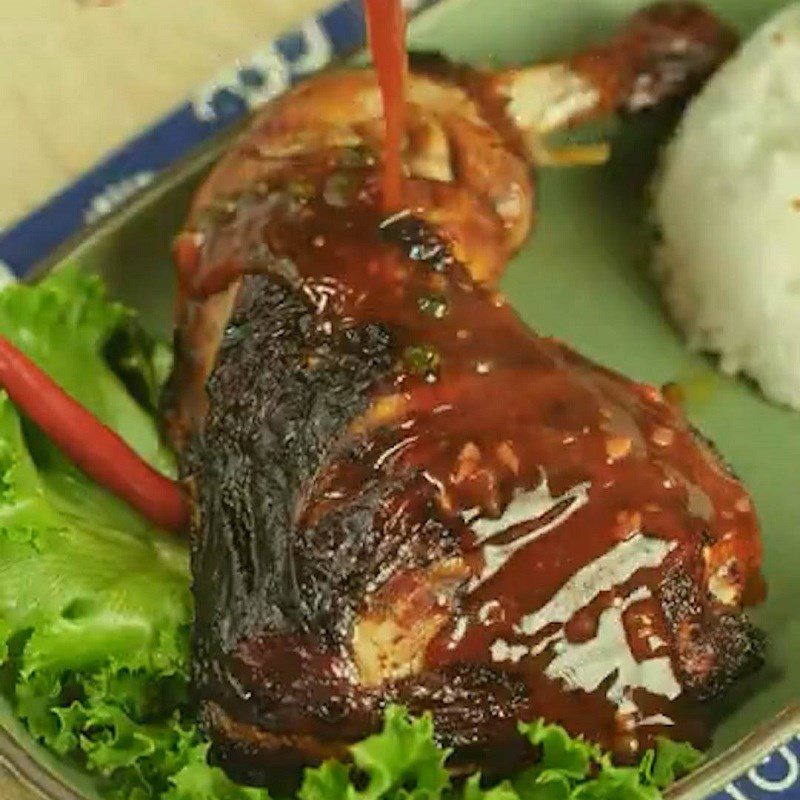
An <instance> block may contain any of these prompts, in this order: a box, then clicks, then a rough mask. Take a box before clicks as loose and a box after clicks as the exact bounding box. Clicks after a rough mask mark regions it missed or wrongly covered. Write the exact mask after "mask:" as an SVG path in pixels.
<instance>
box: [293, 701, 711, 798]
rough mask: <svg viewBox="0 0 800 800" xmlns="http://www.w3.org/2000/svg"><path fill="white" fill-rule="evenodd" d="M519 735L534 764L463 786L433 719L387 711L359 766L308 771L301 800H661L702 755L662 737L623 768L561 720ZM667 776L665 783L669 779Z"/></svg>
mask: <svg viewBox="0 0 800 800" xmlns="http://www.w3.org/2000/svg"><path fill="white" fill-rule="evenodd" d="M519 730H520V734H521V735H522V736H524V737H526V738H527V740H528V741H529V742H530V744H531V745H532V746H533V747H534V748H535V750H536V751H537V752H538V756H539V757H538V759H537V760H536V762H535V763H534V765H533V766H531V767H529V768H528V769H526V770H524V771H522V772H521V773H519V774H518V775H516V776H514V777H513V778H511V779H508V780H503V781H499V782H497V781H495V782H488V783H487V782H485V781H484V780H483V779H482V777H481V775H480V774H476V775H472V776H470V777H469V778H467V780H466V781H464V782H463V783H461V784H460V785H458V784H454V783H453V782H451V779H450V776H449V774H448V772H447V770H446V769H445V766H444V764H445V761H446V759H447V757H448V755H449V752H448V751H447V750H445V749H444V748H441V747H440V746H438V745H437V743H436V740H435V735H434V730H433V724H432V722H431V720H430V717H428V716H424V717H422V718H421V719H414V718H411V717H409V716H408V714H407V712H406V711H405V710H404V709H402V708H400V707H397V706H390V707H389V708H388V709H387V710H386V716H385V719H384V728H383V731H382V732H381V733H379V734H376V735H375V736H371V737H369V738H368V739H365V740H364V741H363V742H360V743H359V744H356V745H354V746H353V747H352V748H351V755H352V760H353V763H352V765H345V764H342V763H340V762H338V761H326V762H325V763H324V764H323V765H322V766H321V767H318V768H316V769H307V770H306V771H305V775H304V779H303V784H302V787H301V788H300V792H299V798H300V800H408V799H409V798H414V799H415V800H440V799H442V800H658V798H660V797H661V793H660V789H661V788H663V787H664V786H665V785H667V783H670V782H672V780H674V779H675V778H677V777H679V776H680V775H682V774H684V772H686V771H688V770H690V769H693V768H694V767H695V766H697V764H698V763H699V760H700V759H701V758H702V756H701V755H700V754H699V753H698V751H696V750H695V749H694V748H693V747H691V745H688V744H676V743H674V742H670V741H668V740H666V739H664V740H659V743H658V746H657V748H656V749H655V750H652V751H648V752H647V754H646V755H645V756H644V758H643V759H642V761H641V763H640V764H639V765H638V766H636V767H616V766H614V765H613V764H612V763H611V760H610V758H609V757H608V756H607V755H606V754H604V753H603V752H602V751H601V750H600V748H598V747H597V746H596V745H594V744H591V743H590V742H586V741H585V740H583V739H581V738H575V737H571V736H570V735H569V734H568V733H567V732H566V731H565V730H564V729H563V728H562V727H560V726H559V725H552V724H547V723H545V722H544V721H543V720H536V721H534V722H532V723H529V724H520V726H519ZM664 781H666V783H664Z"/></svg>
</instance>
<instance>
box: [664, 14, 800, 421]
mask: <svg viewBox="0 0 800 800" xmlns="http://www.w3.org/2000/svg"><path fill="white" fill-rule="evenodd" d="M653 210H654V217H655V222H656V225H657V226H658V228H659V229H660V232H661V235H662V237H663V238H662V242H661V244H660V245H659V247H658V249H657V253H656V272H657V275H658V277H659V279H660V281H661V285H662V288H663V293H664V297H665V299H666V302H667V305H668V307H669V309H670V311H671V313H672V315H673V317H674V319H675V321H676V322H677V324H678V325H679V326H680V328H681V329H682V330H683V332H684V333H685V335H686V337H687V339H688V342H689V345H690V346H691V347H692V348H693V349H696V350H702V351H710V352H715V353H719V355H720V366H721V368H722V370H723V371H725V372H727V373H731V374H734V373H737V372H742V373H745V374H747V375H749V376H751V377H752V378H754V379H755V380H756V381H757V382H758V384H759V385H760V386H761V389H762V390H763V392H764V394H766V395H767V396H768V397H770V398H771V399H773V400H776V401H778V402H780V403H785V404H788V405H791V406H793V407H795V408H800V4H796V5H793V6H790V7H789V8H786V9H784V10H783V11H781V12H780V13H779V14H778V15H777V16H775V17H773V18H772V19H771V20H770V21H769V22H767V23H766V24H765V25H764V26H763V27H762V28H761V29H760V30H759V31H758V32H757V33H756V34H755V35H754V36H753V37H752V38H751V39H749V40H748V41H747V42H746V43H745V44H744V46H743V48H742V49H741V51H740V52H739V53H738V54H737V55H736V56H735V57H734V58H733V59H732V60H731V61H730V62H728V63H727V64H726V65H725V66H724V67H723V68H722V69H721V70H720V71H719V73H717V75H716V76H715V77H714V78H713V79H712V80H711V81H710V82H709V84H708V85H707V86H706V87H705V89H704V90H703V91H702V93H701V94H700V95H699V96H698V97H697V98H696V99H695V100H694V102H693V103H692V104H691V105H690V107H689V108H688V109H687V112H686V114H685V115H684V118H683V120H682V121H681V125H680V127H679V129H678V132H677V134H676V136H675V138H674V140H673V141H672V143H671V144H670V145H669V147H667V149H666V151H665V154H664V159H663V163H662V169H661V173H660V175H659V178H658V180H657V182H656V186H655V193H654V209H653Z"/></svg>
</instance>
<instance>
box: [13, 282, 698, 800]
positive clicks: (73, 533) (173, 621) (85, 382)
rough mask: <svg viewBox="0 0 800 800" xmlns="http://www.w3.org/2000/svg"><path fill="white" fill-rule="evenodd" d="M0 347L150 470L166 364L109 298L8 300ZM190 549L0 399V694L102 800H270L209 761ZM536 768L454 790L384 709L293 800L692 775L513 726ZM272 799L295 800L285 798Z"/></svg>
mask: <svg viewBox="0 0 800 800" xmlns="http://www.w3.org/2000/svg"><path fill="white" fill-rule="evenodd" d="M0 333H2V334H3V335H5V336H7V337H8V338H9V339H11V340H12V341H13V342H14V343H15V344H16V345H17V346H18V347H20V348H21V349H22V350H24V351H25V352H26V353H27V354H28V355H29V356H30V357H31V358H32V359H33V360H34V361H35V362H36V363H37V364H39V366H41V367H42V368H43V369H45V370H46V371H47V372H48V373H49V374H50V375H51V376H52V377H53V378H54V379H55V380H56V381H57V382H58V383H60V384H61V385H62V386H63V387H64V388H65V389H66V390H67V391H68V392H69V393H70V394H71V395H73V396H74V397H75V398H76V399H78V400H79V401H80V402H81V403H83V404H84V405H86V406H87V407H88V408H89V409H91V410H92V411H93V412H94V413H95V414H96V415H97V416H98V417H99V418H100V419H101V420H102V421H103V422H105V423H106V424H107V425H109V426H110V427H111V428H113V429H114V430H116V431H117V432H118V433H119V434H120V435H121V436H122V437H123V438H124V439H125V440H126V441H127V442H128V443H129V444H130V445H131V446H132V447H134V448H135V449H136V450H137V451H138V452H139V453H140V455H142V456H143V457H144V458H146V459H147V460H148V461H149V462H150V463H152V464H153V465H154V466H155V467H156V468H157V469H160V470H162V471H163V472H165V473H167V474H170V473H172V472H173V470H174V468H175V467H174V462H173V458H172V456H171V454H170V453H169V451H168V450H167V448H165V447H164V445H163V443H162V441H161V438H160V436H159V432H158V429H157V425H156V422H155V409H156V407H157V402H158V394H159V391H160V387H161V384H162V383H163V380H164V378H165V376H166V374H167V371H168V369H169V351H168V349H167V348H166V347H164V346H163V345H162V344H160V343H158V342H157V341H155V340H154V339H152V338H151V337H150V336H148V335H147V334H146V333H145V332H144V331H143V330H142V328H141V327H140V325H139V324H138V322H137V320H136V317H135V315H134V314H133V313H132V312H131V311H129V310H126V309H125V308H123V307H122V306H120V305H119V304H116V303H112V302H110V301H109V300H108V299H107V297H106V295H105V291H104V289H103V286H102V284H101V283H100V281H99V280H98V279H96V278H92V277H88V276H85V275H83V274H81V273H80V272H78V271H77V270H74V269H69V270H62V271H60V272H58V273H57V274H56V275H54V276H52V277H50V278H48V279H47V280H45V281H43V282H42V283H40V284H38V285H36V286H26V285H12V286H10V287H8V288H6V289H4V290H3V291H0ZM192 613H193V609H192V600H191V593H190V574H189V565H188V553H187V548H186V546H185V543H183V542H180V541H178V540H177V539H176V538H175V537H174V536H170V535H166V534H163V533H161V532H159V531H157V530H154V529H153V528H152V527H151V526H150V525H149V524H148V523H147V522H146V521H144V520H142V519H141V518H140V517H139V516H138V515H137V514H136V513H135V512H133V511H131V510H130V509H129V508H128V507H127V506H125V505H124V504H123V503H121V502H120V501H118V500H117V499H116V498H114V497H112V496H111V495H109V494H108V493H107V492H105V491H104V490H103V489H101V488H100V487H99V486H97V485H95V484H93V483H92V482H91V481H89V480H87V479H86V477H85V476H84V475H83V474H82V473H81V472H80V471H79V470H77V469H76V468H75V467H74V466H73V465H71V464H70V463H68V462H67V461H66V460H65V459H64V458H63V456H62V455H61V454H60V453H59V451H58V450H57V449H56V448H55V447H54V446H53V445H52V444H51V443H50V442H49V441H47V440H46V439H45V438H44V437H43V436H42V434H41V433H40V432H39V431H38V430H37V429H36V428H35V427H34V426H33V425H32V424H31V423H30V422H29V421H27V420H25V419H24V418H23V417H22V416H21V415H20V414H19V413H18V411H17V410H16V408H15V407H14V405H13V404H12V403H11V402H10V400H9V399H8V397H7V396H6V395H5V393H3V392H0V688H1V689H2V690H3V692H4V693H5V694H6V695H7V696H8V697H9V699H10V701H11V702H12V703H13V706H14V709H15V711H16V714H17V715H18V716H19V717H20V718H21V719H22V720H23V721H24V722H25V724H26V725H27V727H28V730H29V731H30V733H31V735H32V736H34V737H35V738H36V739H37V740H39V741H40V742H42V743H43V744H44V745H46V746H47V747H48V748H50V749H51V750H52V751H53V752H54V753H56V754H57V755H58V756H60V757H61V758H63V759H65V760H67V761H69V762H71V763H72V764H74V765H77V766H79V767H81V768H83V769H85V770H87V771H88V772H90V773H91V774H93V775H94V776H95V777H96V779H97V785H98V788H99V791H100V792H101V794H102V795H104V796H105V797H108V798H109V800H268V798H269V795H268V794H267V792H266V791H265V790H263V789H251V788H246V787H242V786H238V785H236V784H234V783H233V782H232V781H231V780H230V779H228V778H227V777H226V776H225V775H224V773H223V772H222V771H220V770H219V769H216V768H214V767H211V766H209V765H208V763H207V752H208V744H207V743H206V742H205V741H203V738H202V736H201V734H200V733H199V731H198V728H197V725H196V722H195V720H194V719H193V718H192V715H191V711H190V706H189V702H188V640H189V630H190V625H191V621H192ZM520 734H521V735H522V736H524V737H526V738H527V740H528V741H529V742H530V744H531V746H532V748H533V749H534V750H535V751H536V752H537V753H538V759H537V760H536V761H535V763H534V765H533V766H531V767H529V768H528V769H526V770H524V771H522V772H521V773H520V774H518V775H516V776H514V777H513V778H511V779H508V780H504V781H500V782H498V781H494V782H491V781H485V780H484V779H482V777H481V776H480V775H473V776H471V777H469V778H467V779H466V780H465V781H461V782H460V783H454V782H453V781H452V780H451V778H450V776H449V774H448V772H447V770H446V768H445V762H446V760H447V757H448V755H449V753H448V751H447V750H445V749H443V748H442V747H440V746H439V744H438V743H437V740H436V737H435V732H434V730H433V724H432V721H431V719H430V717H429V716H423V717H422V718H419V719H415V718H412V717H410V716H409V715H408V714H407V713H406V711H405V710H404V709H402V708H399V707H396V706H390V707H389V708H387V710H386V713H385V720H384V725H383V729H382V730H381V731H380V732H379V733H377V734H375V735H374V736H370V737H368V738H367V739H365V740H363V741H362V742H359V743H357V744H355V745H354V746H353V747H352V748H351V760H350V762H349V763H347V764H343V763H340V762H338V761H328V762H326V763H324V764H323V765H321V766H320V767H318V768H316V769H308V770H306V772H305V774H304V777H303V780H302V784H301V786H300V788H299V790H298V792H297V798H298V800H607V799H609V800H610V799H611V798H614V800H655V798H658V797H659V796H660V795H659V790H660V789H661V788H663V787H664V786H666V785H668V784H669V783H670V782H672V781H673V780H674V779H675V778H676V777H678V776H679V775H681V774H683V773H684V772H685V771H687V770H689V769H692V768H693V767H694V766H696V764H697V763H698V759H699V757H700V756H699V754H698V753H697V751H695V750H694V749H693V748H691V747H690V746H688V745H682V744H676V743H674V742H670V741H668V740H661V741H659V743H658V747H657V748H656V749H655V750H653V751H650V752H648V753H647V754H646V755H645V756H644V758H643V759H642V761H641V763H640V764H639V765H638V766H637V767H627V768H620V767H615V766H614V765H613V764H611V762H610V760H609V759H608V757H607V756H605V755H604V754H603V753H601V752H600V750H599V749H598V748H597V747H596V746H594V745H592V744H590V743H587V742H585V741H583V740H582V739H576V738H572V737H570V736H569V735H568V734H567V732H566V731H565V730H564V729H563V728H560V727H558V726H557V725H548V724H545V723H544V722H542V721H541V720H539V721H534V722H532V723H529V724H522V725H520ZM282 800H287V799H286V798H282Z"/></svg>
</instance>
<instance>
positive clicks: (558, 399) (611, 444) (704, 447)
mask: <svg viewBox="0 0 800 800" xmlns="http://www.w3.org/2000/svg"><path fill="white" fill-rule="evenodd" d="M731 45H732V38H731V36H730V34H729V33H728V32H727V30H726V29H724V28H723V27H722V26H721V25H720V24H719V23H718V22H717V21H716V20H715V19H714V18H713V17H711V16H710V15H709V14H708V13H707V12H705V11H703V10H701V9H699V8H697V7H695V6H692V5H686V4H660V5H656V6H653V7H651V8H648V9H646V10H644V11H642V12H640V13H638V14H636V15H635V16H634V17H633V18H632V19H631V20H630V22H629V23H628V25H627V26H626V27H625V28H624V29H623V30H622V31H621V32H620V33H619V34H618V35H617V37H616V38H615V39H613V40H612V42H611V43H610V44H608V45H607V46H605V47H599V48H596V49H594V50H592V51H589V52H587V53H583V54H581V55H578V56H576V57H574V58H572V59H570V60H567V61H564V62H558V63H550V64H544V65H540V66H535V67H531V68H528V69H520V70H511V71H506V72H501V73H485V72H479V71H473V70H469V69H466V68H460V67H451V66H445V65H443V64H441V63H436V64H430V63H428V64H424V63H423V64H421V65H419V66H418V67H417V69H416V70H412V74H411V75H410V77H409V80H408V87H407V92H408V119H409V125H408V131H407V142H406V146H405V151H404V159H405V168H406V171H407V178H406V180H405V186H404V191H405V196H406V200H407V203H408V209H407V210H404V211H400V212H398V213H396V214H391V215H388V216H387V214H386V213H384V212H382V211H381V206H380V202H379V187H380V169H379V166H378V165H377V163H376V162H377V160H379V158H380V142H381V139H382V117H381V104H380V99H379V95H378V89H377V87H376V84H375V78H374V75H373V73H372V72H371V71H369V70H364V71H346V72H331V73H327V74H324V75H321V76H319V77H317V78H314V79H312V80H310V81H308V82H307V83H304V84H303V85H301V86H299V87H298V88H296V89H295V90H293V91H291V92H289V93H288V94H287V95H285V96H284V97H282V98H280V99H279V100H277V101H275V102H274V103H272V104H271V105H270V106H269V107H268V108H266V109H265V110H264V111H263V112H262V113H261V114H260V115H259V116H258V117H257V118H256V119H255V120H254V122H253V124H252V126H251V128H250V130H249V131H248V132H247V133H246V134H245V135H244V136H243V137H242V138H241V140H240V141H239V142H238V144H237V145H236V146H235V147H234V148H233V150H232V151H231V152H230V153H229V154H228V155H227V156H226V157H225V158H224V159H223V160H222V162H221V163H220V164H219V166H218V167H217V168H216V169H215V170H214V172H213V173H212V175H211V177H210V178H209V179H208V181H207V182H206V183H205V185H204V186H203V187H202V188H201V190H200V192H199V193H198V195H197V198H196V200H195V203H194V207H193V210H192V213H191V217H190V219H189V222H188V225H187V229H186V231H185V232H184V233H183V234H181V236H180V237H179V239H178V241H177V243H176V254H177V261H178V268H179V274H180V282H181V300H180V302H179V307H178V312H177V331H176V347H177V363H176V368H175V372H174V375H173V380H172V383H171V387H170V390H169V393H168V400H167V406H168V409H169V417H168V424H169V429H170V432H171V435H172V438H173V440H174V441H175V443H176V444H177V446H178V447H179V449H180V451H181V465H182V473H183V476H184V478H185V481H186V484H187V486H188V488H189V490H190V491H191V493H192V497H193V509H194V511H193V522H192V565H193V571H194V577H195V584H194V592H195V598H196V609H197V619H196V625H195V631H194V661H193V677H194V684H195V689H196V693H197V697H198V699H199V703H200V710H201V717H202V720H203V724H204V726H205V729H206V731H207V732H208V734H209V735H210V737H211V738H212V740H213V746H214V754H215V756H216V758H217V759H218V760H219V761H220V762H221V763H222V764H223V765H224V766H225V768H226V769H227V770H228V771H229V772H230V773H231V774H234V775H235V776H237V777H238V778H240V779H244V780H248V781H252V782H262V781H264V780H267V779H268V777H269V776H270V774H271V773H272V772H274V771H275V770H276V769H291V768H296V767H299V766H301V765H303V764H310V763H316V762H318V761H319V760H320V759H323V758H325V757H328V756H342V755H344V754H346V746H347V745H348V744H349V743H351V742H353V741H354V740H357V739H359V738H361V737H363V736H364V735H366V734H368V733H369V732H371V731H373V730H375V729H376V727H378V725H379V723H380V718H381V710H382V708H383V707H384V706H385V705H386V703H388V702H400V703H403V704H405V705H406V706H408V707H409V709H410V710H411V711H412V712H414V713H421V712H423V711H430V712H432V714H433V716H434V719H435V723H436V727H437V730H438V733H439V735H440V737H441V739H442V740H443V742H444V743H445V744H447V745H448V746H451V747H453V748H454V754H453V756H452V758H451V761H450V763H451V765H452V767H453V769H464V768H467V767H470V768H471V767H476V766H479V767H481V768H484V769H502V768H504V767H506V766H508V764H509V763H510V760H513V758H516V757H518V756H520V755H524V754H520V753H519V752H518V751H517V750H516V749H515V748H517V747H518V746H519V744H518V743H519V738H518V737H517V736H516V734H515V731H516V722H517V720H519V719H531V718H535V717H537V716H540V715H541V716H544V717H546V718H547V719H548V720H555V721H559V722H561V723H563V724H564V725H565V726H566V727H567V728H568V730H569V731H570V732H571V733H573V734H584V735H586V736H587V737H589V738H590V739H592V740H595V741H597V742H599V743H600V744H602V745H603V746H605V747H607V748H609V749H611V750H613V752H614V753H615V754H616V756H617V757H618V758H620V759H622V760H624V759H626V758H635V757H636V756H637V754H640V752H641V749H642V748H644V747H646V746H648V745H649V744H651V743H652V740H653V737H654V736H656V735H658V734H668V735H670V736H671V737H672V738H682V739H691V740H693V741H695V742H698V741H702V739H703V737H704V735H705V734H704V732H703V730H702V728H701V727H700V726H699V725H698V723H697V716H698V712H697V707H696V705H695V704H694V701H696V700H697V699H703V698H706V697H709V696H711V695H713V694H715V693H716V692H718V691H720V690H722V689H724V688H725V687H726V686H727V685H728V683H729V682H730V681H731V680H733V679H734V678H735V677H736V676H737V675H739V674H740V673H741V672H742V671H743V670H745V669H747V668H749V667H751V666H753V665H754V664H755V663H756V662H757V661H758V659H759V656H760V648H761V638H760V636H759V634H758V633H757V632H756V631H755V630H754V628H753V627H752V626H751V624H750V623H749V622H748V620H747V619H746V617H745V616H744V615H743V614H742V599H743V593H744V590H745V586H746V584H747V582H748V580H749V579H750V578H751V577H753V576H754V575H757V573H758V567H759V562H760V544H759V536H758V529H757V523H756V519H755V516H754V512H753V509H752V508H751V505H750V502H749V500H748V497H747V494H746V493H745V491H744V489H743V488H742V486H741V485H740V484H739V482H738V481H737V480H736V479H735V477H734V476H733V475H731V473H730V472H729V470H728V469H727V468H726V467H725V466H724V465H723V464H722V463H721V461H720V459H719V458H718V457H717V456H716V455H715V453H714V452H713V450H712V449H711V447H710V446H709V445H708V444H707V443H706V442H705V441H703V440H702V439H701V438H700V437H699V436H698V435H697V434H696V432H694V431H693V430H692V429H691V428H690V427H689V426H688V425H687V423H686V422H685V420H684V419H683V418H682V416H681V414H680V413H679V411H678V410H676V408H675V407H673V406H672V405H670V404H669V403H667V402H666V401H665V400H664V398H663V397H662V395H661V394H660V392H659V391H658V390H656V389H655V388H653V387H650V386H646V385H641V384H637V383H633V382H631V381H628V380H626V379H624V378H622V377H620V376H619V375H617V374H615V373H613V372H610V371H608V370H606V369H603V368H602V367H599V366H597V365H595V364H593V363H591V362H589V361H587V360H586V359H584V358H582V357H581V356H579V355H578V354H576V353H575V352H573V351H572V350H570V349H569V348H567V347H566V346H564V345H563V344H562V343H560V342H557V341H554V340H552V339H547V338H542V337H539V336H537V335H535V334H534V333H532V332H531V331H530V330H528V329H527V328H526V327H525V326H524V325H523V324H522V323H521V322H520V320H519V319H518V318H517V316H516V314H515V313H514V312H513V310H512V309H511V308H510V307H509V306H508V305H507V304H506V302H505V301H504V300H503V299H502V298H501V297H500V296H499V295H497V294H496V293H495V292H494V290H493V288H492V287H493V285H494V284H495V282H496V281H497V280H498V278H499V277H500V274H501V273H502V270H503V267H504V265H505V263H506V261H507V259H508V257H509V256H510V254H512V253H513V252H514V250H515V249H516V248H517V247H518V246H519V245H520V243H521V242H522V241H523V239H524V237H525V236H526V234H527V233H528V231H529V229H530V228H531V225H532V221H533V219H532V211H531V208H532V202H531V201H532V198H533V195H534V183H533V181H532V178H531V176H530V172H529V167H530V164H531V162H532V161H535V160H536V158H537V155H539V154H541V153H545V152H546V148H545V147H543V144H542V142H543V137H544V135H545V134H547V133H549V132H551V131H553V130H555V129H558V128H563V127H565V126H568V125H573V124H577V123H580V122H582V121H584V120H587V119H589V118H592V117H596V116H598V115H602V114H607V113H609V112H612V111H614V110H618V109H625V110H637V109H640V108H646V107H649V106H652V105H655V104H656V103H658V102H660V101H661V100H662V99H664V98H665V97H668V96H673V95H675V96H677V95H681V94H684V93H686V92H687V91H688V90H689V88H690V87H691V86H693V85H695V84H696V83H697V82H698V81H700V80H701V79H702V78H704V77H705V76H706V75H707V74H708V73H709V72H710V71H711V70H712V69H713V68H714V67H715V66H716V65H717V64H718V63H719V62H720V61H721V59H722V58H723V57H724V56H725V55H726V54H727V53H728V52H729V51H730V48H731Z"/></svg>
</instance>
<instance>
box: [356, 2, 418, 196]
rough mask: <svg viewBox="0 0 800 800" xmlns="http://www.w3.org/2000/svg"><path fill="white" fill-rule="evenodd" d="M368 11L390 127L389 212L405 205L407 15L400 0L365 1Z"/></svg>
mask: <svg viewBox="0 0 800 800" xmlns="http://www.w3.org/2000/svg"><path fill="white" fill-rule="evenodd" d="M364 8H365V10H366V14H367V31H368V33H369V44H370V50H371V51H372V61H373V63H374V64H375V71H376V73H377V76H378V85H379V86H380V89H381V98H382V99H383V113H384V119H385V123H386V138H385V142H384V152H383V159H384V174H383V203H384V207H385V208H386V209H397V208H400V206H401V204H402V201H403V192H402V170H403V163H402V149H403V135H404V129H405V116H406V114H405V83H406V74H407V72H408V55H407V53H406V19H405V12H404V11H403V6H402V3H401V1H400V0H364Z"/></svg>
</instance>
